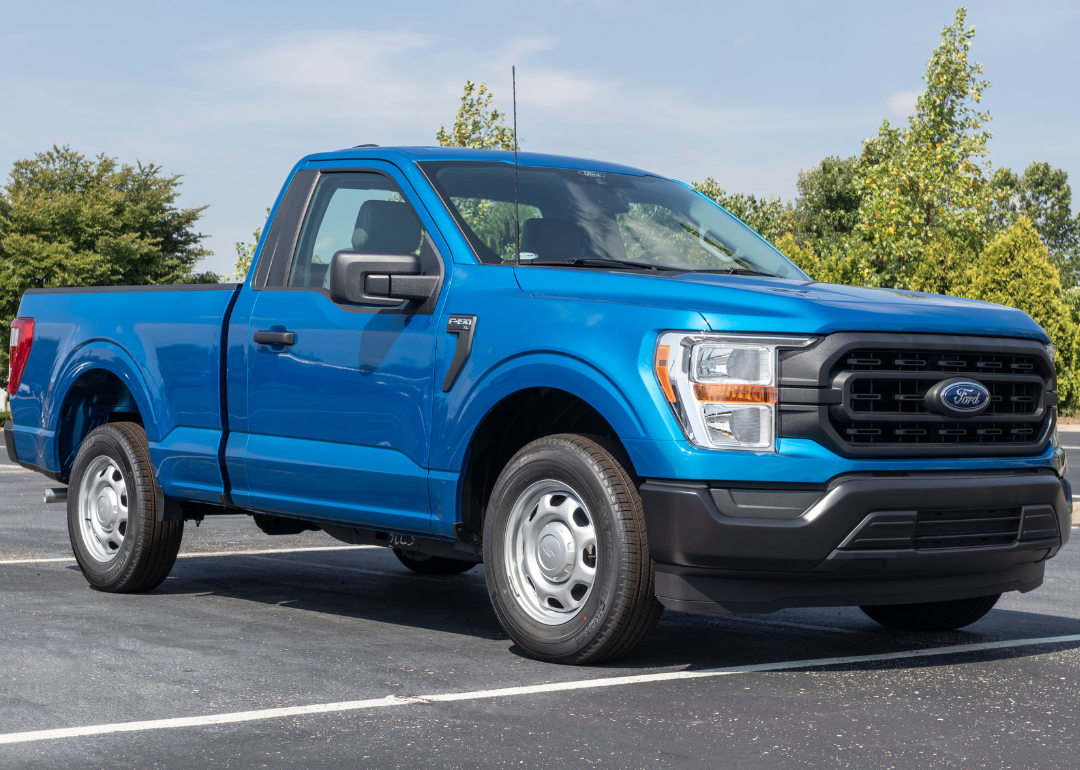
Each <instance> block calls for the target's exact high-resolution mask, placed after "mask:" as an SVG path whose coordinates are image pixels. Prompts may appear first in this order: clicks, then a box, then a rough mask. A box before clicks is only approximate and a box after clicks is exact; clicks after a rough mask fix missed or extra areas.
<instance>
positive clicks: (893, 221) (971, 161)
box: [855, 8, 993, 289]
mask: <svg viewBox="0 0 1080 770" xmlns="http://www.w3.org/2000/svg"><path fill="white" fill-rule="evenodd" d="M966 14H967V11H966V9H964V8H960V9H958V10H957V11H956V18H955V20H954V21H953V23H952V25H950V26H948V27H946V28H945V29H944V31H943V32H942V35H941V43H940V45H939V46H938V47H937V48H936V49H934V52H933V54H932V55H931V57H930V60H929V61H928V62H927V65H926V75H925V81H926V90H925V91H924V92H923V93H922V95H921V96H920V97H919V99H918V101H917V102H916V107H915V115H913V116H912V117H911V119H910V122H909V125H908V126H907V127H906V128H902V129H901V128H897V127H894V126H892V125H890V123H889V121H887V120H886V121H885V122H884V123H883V124H882V126H881V129H880V130H879V131H878V133H877V135H876V136H874V137H872V138H871V139H869V140H868V141H867V142H866V143H865V145H864V149H863V157H862V161H861V164H860V168H861V174H860V176H861V180H860V181H861V184H862V186H863V191H862V201H861V203H860V206H859V221H858V224H857V225H856V227H855V233H856V234H857V235H858V236H860V237H862V238H863V239H864V240H866V241H867V242H868V243H869V244H870V246H871V247H872V249H871V253H872V257H871V260H870V264H871V268H872V271H873V274H872V276H871V280H872V281H873V282H874V283H876V284H878V285H883V286H891V287H893V288H899V289H904V288H908V287H909V286H910V285H911V281H912V278H913V277H914V275H915V273H916V272H917V271H918V269H919V263H920V262H921V261H922V260H923V258H924V257H931V258H932V256H933V255H934V254H935V251H934V250H933V248H932V246H933V244H934V243H936V242H942V241H949V242H951V243H956V244H968V245H970V246H971V247H972V248H976V249H978V248H980V247H981V246H982V245H983V244H984V243H986V242H987V240H988V239H989V237H990V236H991V235H992V234H993V228H992V224H993V221H992V218H991V196H990V186H989V184H988V173H987V169H988V164H987V155H988V152H989V150H988V148H987V142H988V141H989V139H990V132H989V131H987V130H986V129H985V125H986V123H987V122H988V121H989V120H990V114H989V113H988V112H985V111H984V112H979V111H978V110H977V109H976V108H975V105H977V104H978V103H979V102H980V101H981V99H982V94H983V91H984V90H985V89H986V88H987V87H988V86H989V83H988V82H987V81H985V80H982V79H980V76H981V75H982V67H981V66H980V65H979V64H978V62H973V61H971V60H970V59H969V58H968V49H969V48H970V47H971V40H972V38H973V37H974V35H975V29H974V27H971V28H966V29H965V27H964V20H965V18H966Z"/></svg>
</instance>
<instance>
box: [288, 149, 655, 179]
mask: <svg viewBox="0 0 1080 770" xmlns="http://www.w3.org/2000/svg"><path fill="white" fill-rule="evenodd" d="M353 158H357V159H360V158H366V159H379V160H387V161H391V162H393V161H394V160H398V161H404V162H407V163H410V162H411V163H417V162H421V161H448V160H480V161H501V162H503V163H513V162H514V153H513V152H510V151H508V150H472V149H468V148H465V147H353V148H350V149H345V150H336V151H334V152H319V153H315V154H313V155H308V156H307V157H305V158H304V159H303V160H302V161H301V163H303V162H305V161H320V160H350V159H353ZM518 164H519V165H522V166H540V167H543V168H577V169H586V170H590V171H607V172H610V173H612V174H630V175H632V176H657V175H654V174H649V172H647V171H642V170H641V169H638V168H632V167H630V166H622V165H619V164H618V163H607V162H605V161H600V160H589V159H587V158H572V157H569V156H567V155H545V154H543V153H538V152H519V153H518Z"/></svg>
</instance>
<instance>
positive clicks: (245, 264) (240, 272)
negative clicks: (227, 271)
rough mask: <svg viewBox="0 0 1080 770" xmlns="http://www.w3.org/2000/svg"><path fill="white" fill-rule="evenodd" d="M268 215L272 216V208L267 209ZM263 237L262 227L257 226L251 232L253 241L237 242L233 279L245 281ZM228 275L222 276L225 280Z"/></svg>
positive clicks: (268, 216)
mask: <svg viewBox="0 0 1080 770" xmlns="http://www.w3.org/2000/svg"><path fill="white" fill-rule="evenodd" d="M266 217H267V219H269V218H270V208H269V207H267V209H266ZM260 238H262V228H261V227H256V228H255V232H253V233H252V234H251V243H244V242H243V241H237V242H236V262H234V263H233V280H234V281H239V282H241V283H243V281H244V280H245V279H246V278H247V274H248V270H250V269H251V260H252V259H254V258H255V249H257V248H258V247H259V239H260ZM225 278H227V276H222V279H223V280H224V279H225Z"/></svg>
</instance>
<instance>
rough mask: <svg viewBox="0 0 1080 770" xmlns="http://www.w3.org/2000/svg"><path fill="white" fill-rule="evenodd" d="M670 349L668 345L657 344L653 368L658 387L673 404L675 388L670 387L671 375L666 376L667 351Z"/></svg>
mask: <svg viewBox="0 0 1080 770" xmlns="http://www.w3.org/2000/svg"><path fill="white" fill-rule="evenodd" d="M670 351H671V346H670V345H657V346H656V361H655V362H654V364H653V368H654V369H655V370H656V379H657V380H659V381H660V388H661V389H662V390H663V391H664V396H666V397H667V400H668V401H670V402H671V403H673V404H674V403H675V390H674V389H673V388H672V387H671V377H669V376H668V353H669V352H670Z"/></svg>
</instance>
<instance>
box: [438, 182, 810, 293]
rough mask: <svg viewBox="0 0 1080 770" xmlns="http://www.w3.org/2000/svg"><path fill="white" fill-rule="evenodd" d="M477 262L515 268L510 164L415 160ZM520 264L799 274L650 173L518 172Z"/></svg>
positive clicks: (725, 217)
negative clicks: (600, 263)
mask: <svg viewBox="0 0 1080 770" xmlns="http://www.w3.org/2000/svg"><path fill="white" fill-rule="evenodd" d="M420 166H421V168H422V169H423V170H424V172H425V173H426V174H427V176H428V179H430V180H431V182H432V183H433V185H434V186H435V188H436V190H437V191H438V193H439V195H440V196H442V198H443V200H444V201H445V202H446V203H447V204H448V207H449V208H450V210H451V211H452V212H453V213H454V216H455V217H456V218H457V220H458V223H459V224H460V225H461V227H462V231H463V232H464V233H465V235H466V236H467V237H468V239H469V242H470V244H471V245H472V247H473V251H475V252H476V256H477V257H478V258H479V259H480V261H481V262H485V263H489V264H499V263H504V262H512V261H514V244H515V228H514V167H513V166H512V165H510V164H507V163H499V162H471V161H464V162H462V161H453V162H443V163H435V162H429V163H421V164H420ZM518 199H519V216H520V218H521V264H523V265H524V264H551V263H552V262H556V263H566V264H572V263H574V261H575V260H580V261H581V264H585V263H587V264H588V265H589V266H592V265H595V264H598V260H607V261H610V262H611V264H612V266H615V265H618V266H620V267H634V266H637V265H640V266H641V267H642V268H644V269H662V270H688V271H696V272H708V271H716V272H752V273H761V274H763V275H770V276H778V277H781V278H797V279H801V280H805V278H806V276H805V275H804V274H803V273H802V272H801V271H800V270H799V269H798V268H797V267H795V265H793V264H792V263H791V262H789V261H788V260H787V259H785V258H784V257H783V256H782V255H780V254H779V253H778V252H777V251H776V250H775V249H773V248H772V247H770V246H769V245H768V243H766V242H765V241H764V240H762V239H761V238H760V237H759V236H758V235H757V233H755V232H754V231H753V230H751V229H750V228H748V227H747V226H746V225H744V224H742V222H740V221H739V220H737V219H736V218H735V217H733V216H731V215H730V214H728V213H727V212H726V211H724V210H723V209H722V208H720V207H719V206H717V205H716V204H714V203H713V202H712V201H710V200H708V199H707V198H704V197H702V196H701V195H698V194H697V193H695V192H694V191H693V190H690V189H688V188H687V187H684V186H683V185H681V184H678V183H677V182H672V181H670V180H667V179H660V178H658V177H653V176H631V175H629V174H613V173H611V172H607V171H605V172H599V171H587V170H578V169H564V168H541V167H537V166H521V167H520V168H519V169H518Z"/></svg>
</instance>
